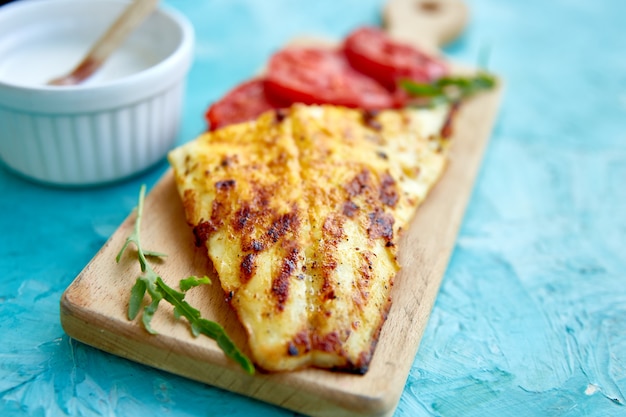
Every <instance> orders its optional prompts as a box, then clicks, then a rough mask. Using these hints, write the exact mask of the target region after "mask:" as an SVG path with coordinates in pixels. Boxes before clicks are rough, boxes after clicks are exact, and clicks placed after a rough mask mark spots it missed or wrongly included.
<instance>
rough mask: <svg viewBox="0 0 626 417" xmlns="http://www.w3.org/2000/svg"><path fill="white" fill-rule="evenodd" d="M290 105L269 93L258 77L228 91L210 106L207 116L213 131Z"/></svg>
mask: <svg viewBox="0 0 626 417" xmlns="http://www.w3.org/2000/svg"><path fill="white" fill-rule="evenodd" d="M288 106H289V103H284V102H282V101H280V100H278V99H276V98H274V97H271V96H269V95H267V94H266V93H265V88H264V82H263V80H262V79H260V78H257V79H253V80H250V81H246V82H244V83H243V84H240V85H239V86H237V87H235V88H234V89H233V90H231V91H229V92H228V93H226V95H225V96H224V97H222V98H221V99H220V100H218V101H216V102H215V103H213V104H212V105H211V106H210V107H209V109H208V110H207V112H206V114H205V118H206V120H207V122H208V123H209V130H210V131H213V130H216V129H219V128H221V127H224V126H227V125H230V124H234V123H241V122H246V121H248V120H254V119H256V118H257V117H258V116H259V115H260V114H261V113H263V112H265V111H267V110H272V109H278V108H281V107H288Z"/></svg>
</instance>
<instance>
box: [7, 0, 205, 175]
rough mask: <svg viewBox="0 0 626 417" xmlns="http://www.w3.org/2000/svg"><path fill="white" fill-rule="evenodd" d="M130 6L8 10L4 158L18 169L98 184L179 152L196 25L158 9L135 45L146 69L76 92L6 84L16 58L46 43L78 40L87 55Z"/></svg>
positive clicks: (53, 2)
mask: <svg viewBox="0 0 626 417" xmlns="http://www.w3.org/2000/svg"><path fill="white" fill-rule="evenodd" d="M127 4H128V2H127V1H120V0H23V1H19V2H15V3H10V4H9V5H6V6H3V7H1V8H0V159H2V161H3V162H4V164H5V165H6V166H8V167H9V168H10V169H12V170H13V171H16V172H18V173H20V174H23V175H24V176H27V177H29V178H32V179H35V180H38V181H40V182H45V183H50V184H57V185H68V186H84V185H95V184H102V183H108V182H112V181H116V180H119V179H122V178H125V177H128V176H131V175H133V174H135V173H137V172H140V171H143V170H145V169H147V168H149V167H150V166H152V165H153V164H155V163H156V162H158V161H160V160H162V158H163V157H164V156H165V154H166V153H167V151H168V150H169V149H171V147H172V146H173V144H174V143H175V141H176V137H177V135H178V131H179V124H180V120H181V111H182V102H183V93H184V84H185V78H186V75H187V72H188V70H189V67H190V65H191V60H192V49H193V29H192V27H191V25H190V23H189V22H188V21H187V20H186V18H184V17H183V16H182V15H181V14H179V13H178V12H176V11H174V10H171V9H165V8H159V9H158V10H157V11H156V12H155V13H153V14H152V15H151V16H150V17H149V18H148V19H147V20H146V21H145V22H143V23H142V25H141V26H140V27H139V28H138V29H136V31H135V32H133V34H132V35H131V37H130V39H129V40H128V42H131V43H132V42H134V45H135V46H137V45H139V46H138V48H139V52H140V53H142V54H143V53H145V54H147V55H149V56H150V57H151V60H152V61H151V64H150V65H149V66H147V68H143V69H141V70H140V71H139V72H136V73H131V74H127V75H124V76H121V77H120V78H112V79H110V80H104V81H102V82H98V81H97V79H96V76H94V78H95V79H96V81H95V82H87V83H84V84H81V85H77V86H70V87H53V86H47V85H45V84H43V83H42V84H39V85H36V84H28V83H21V82H15V81H3V79H2V69H3V65H10V62H11V57H12V54H15V53H18V52H19V51H22V50H23V48H29V47H32V45H34V44H36V43H37V42H39V43H40V44H41V42H49V40H50V39H51V38H53V37H59V39H73V40H76V39H78V40H81V41H83V42H85V47H86V49H88V48H89V46H90V44H91V42H93V41H94V40H95V39H96V38H97V37H98V36H99V35H100V34H101V33H102V32H103V31H104V30H105V29H106V27H107V26H108V25H109V24H110V23H111V22H112V21H113V20H114V19H115V18H116V17H117V16H118V15H119V13H121V12H122V10H123V9H124V8H125V7H126V5H127ZM21 48H22V49H21ZM50 64H51V63H49V62H48V63H47V62H45V61H44V62H41V63H40V65H42V66H45V65H50ZM72 67H73V64H72V63H68V66H67V71H69V70H71V69H72ZM58 75H61V74H58V73H57V74H50V76H51V77H54V76H58ZM5 78H6V77H5Z"/></svg>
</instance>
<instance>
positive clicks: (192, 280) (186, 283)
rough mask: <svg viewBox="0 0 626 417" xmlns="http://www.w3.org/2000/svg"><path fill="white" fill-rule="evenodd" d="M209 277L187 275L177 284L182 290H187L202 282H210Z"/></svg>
mask: <svg viewBox="0 0 626 417" xmlns="http://www.w3.org/2000/svg"><path fill="white" fill-rule="evenodd" d="M210 283H211V279H210V278H209V277H202V278H198V277H187V278H185V279H181V280H180V283H179V284H178V286H179V287H180V290H181V291H182V292H185V291H188V290H190V289H191V288H193V287H197V286H199V285H202V284H210Z"/></svg>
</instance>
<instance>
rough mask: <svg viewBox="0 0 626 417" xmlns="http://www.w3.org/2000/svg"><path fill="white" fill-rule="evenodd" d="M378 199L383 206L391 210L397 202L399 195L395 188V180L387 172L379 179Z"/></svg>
mask: <svg viewBox="0 0 626 417" xmlns="http://www.w3.org/2000/svg"><path fill="white" fill-rule="evenodd" d="M379 198H380V201H381V202H382V203H383V204H385V205H386V206H389V207H392V208H393V207H395V206H396V203H397V202H398V198H399V195H398V190H397V188H396V180H394V179H393V177H392V176H391V175H390V174H389V173H388V172H387V173H385V174H384V175H383V177H382V179H381V183H380V190H379Z"/></svg>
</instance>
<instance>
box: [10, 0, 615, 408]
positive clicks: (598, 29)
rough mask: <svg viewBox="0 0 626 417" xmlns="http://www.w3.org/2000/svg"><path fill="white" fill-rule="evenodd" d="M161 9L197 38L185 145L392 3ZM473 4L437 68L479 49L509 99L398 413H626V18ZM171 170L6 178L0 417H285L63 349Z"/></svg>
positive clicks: (594, 6) (207, 4) (570, 6)
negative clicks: (315, 40)
mask: <svg viewBox="0 0 626 417" xmlns="http://www.w3.org/2000/svg"><path fill="white" fill-rule="evenodd" d="M167 3H169V4H170V5H171V6H173V7H175V8H177V9H179V10H180V11H182V12H183V13H184V14H186V15H187V16H188V17H189V18H190V19H191V20H192V22H193V23H194V25H195V27H196V31H197V35H198V44H197V48H196V63H195V65H194V67H193V69H192V72H191V74H190V76H189V85H188V91H187V93H188V94H187V99H186V110H187V111H186V113H185V119H184V125H183V128H182V132H181V135H180V139H179V142H180V143H182V142H186V141H188V140H190V139H192V138H193V137H194V136H195V135H196V134H197V133H199V132H200V131H201V130H202V129H203V128H204V123H203V120H202V113H203V111H204V108H205V107H206V105H207V104H208V103H209V102H211V101H212V100H214V99H215V98H217V97H218V96H219V95H220V94H222V93H224V92H225V91H226V90H227V89H229V88H230V87H232V86H233V85H234V84H236V83H237V82H239V81H241V80H243V79H245V78H246V77H248V76H250V75H251V74H252V73H254V72H255V71H256V70H257V69H258V68H259V67H261V65H262V64H263V62H264V60H265V59H266V58H267V56H268V55H269V54H270V53H271V52H272V51H273V50H275V49H276V48H278V47H279V46H280V45H281V44H282V43H283V42H285V41H286V40H288V39H289V38H291V37H292V36H294V35H297V34H301V33H303V32H304V33H310V34H319V35H324V36H331V37H340V36H342V35H344V34H345V33H347V32H348V31H349V30H350V28H352V27H354V26H356V25H360V24H372V23H378V19H379V13H378V11H379V7H380V3H381V1H380V0H368V1H361V0H332V1H331V0H324V1H320V2H293V1H288V0H271V1H263V2H260V1H256V2H255V1H252V0H248V1H246V0H229V1H227V0H211V1H208V0H207V1H189V0H170V1H167ZM469 3H470V7H471V10H472V21H471V24H470V26H469V28H468V30H467V32H466V33H465V34H464V36H463V37H462V38H461V39H460V40H458V41H457V42H456V43H455V44H454V45H452V46H450V47H449V48H447V49H446V53H447V54H448V55H449V56H450V57H451V58H452V59H455V60H458V61H462V62H467V63H474V62H476V60H477V59H478V56H480V54H481V51H483V50H484V49H485V48H488V49H489V50H490V61H489V62H490V63H489V66H490V67H491V68H492V69H493V70H494V71H496V72H497V73H498V74H501V75H502V76H503V77H505V78H506V81H507V93H506V97H505V100H504V103H503V108H502V111H501V114H500V117H499V121H498V124H497V126H496V128H495V131H494V134H493V137H492V140H491V143H490V146H489V148H488V150H487V153H486V155H485V160H484V164H483V166H482V170H481V173H480V176H479V179H478V181H477V183H476V187H475V190H474V194H473V197H472V200H471V203H470V205H469V208H468V211H467V213H466V217H465V220H464V223H463V227H462V230H461V232H460V235H459V238H458V244H457V247H456V249H455V252H454V254H453V257H452V260H451V263H450V266H449V269H448V271H447V273H446V275H445V278H444V282H443V285H442V288H441V292H440V294H439V297H438V299H437V302H436V305H435V308H434V311H433V314H432V316H431V320H430V322H429V325H428V327H427V330H426V333H425V335H424V338H423V341H422V344H421V347H420V350H419V352H418V355H417V357H416V358H415V362H414V364H413V368H412V371H411V375H410V377H409V379H408V381H407V384H406V388H405V391H404V394H403V396H402V399H401V402H400V404H399V407H398V410H397V413H396V415H397V416H399V417H400V416H402V417H404V416H459V415H463V416H516V417H522V416H534V415H549V416H554V415H556V416H570V417H574V416H620V415H626V406H625V403H626V400H625V396H626V324H625V323H626V279H625V275H626V216H625V213H626V186H625V185H624V184H625V183H626V54H625V53H624V51H626V26H624V23H623V20H624V16H626V2H623V1H620V0H615V1H609V0H600V1H595V2H591V1H587V0H567V1H566V0H555V1H550V2H545V1H541V0H529V1H524V2H521V1H512V0H510V1H488V0H472V1H471V2H469ZM0 128H2V127H1V126H0ZM166 168H167V166H166V164H165V162H163V163H161V164H159V165H158V166H157V167H155V168H154V169H152V170H151V171H149V172H148V173H144V174H142V175H141V176H139V177H136V178H133V179H131V180H128V181H125V182H122V183H118V184H114V185H111V186H107V187H102V188H95V189H85V190H63V189H55V188H46V187H43V186H39V185H36V184H32V183H30V182H28V181H25V180H22V179H20V178H17V177H16V176H14V175H12V174H11V173H9V172H7V171H6V170H5V169H4V168H0V318H1V320H0V335H1V336H0V339H1V342H0V415H2V416H14V415H15V416H63V415H69V416H103V415H106V416H110V415H115V416H136V415H155V414H159V415H161V414H162V415H171V416H177V417H180V416H213V415H215V416H232V417H238V416H248V415H256V416H270V415H271V416H274V415H276V416H289V415H293V413H291V412H288V411H284V410H280V409H278V408H275V407H273V406H270V405H267V404H263V403H260V402H257V401H254V400H251V399H247V398H244V397H241V396H238V395H235V394H231V393H228V392H224V391H221V390H218V389H215V388H212V387H209V386H206V385H202V384H199V383H195V382H192V381H189V380H186V379H184V378H180V377H176V376H172V375H170V374H167V373H164V372H161V371H157V370H154V369H150V368H147V367H145V366H142V365H139V364H135V363H132V362H129V361H126V360H123V359H120V358H117V357H114V356H112V355H109V354H106V353H103V352H100V351H98V350H96V349H93V348H90V347H87V346H85V345H83V344H81V343H78V342H75V341H72V340H70V339H69V338H68V337H67V336H65V335H64V333H63V330H62V328H61V325H60V323H59V298H60V296H61V293H62V291H63V290H64V289H65V288H66V287H67V286H68V285H69V284H70V282H71V281H72V279H73V278H74V277H75V276H76V275H77V274H78V273H79V272H80V270H81V269H82V267H83V266H84V265H85V264H86V263H87V262H88V261H89V260H90V259H91V257H92V256H93V255H94V254H95V252H96V251H97V250H98V249H99V248H100V246H101V245H102V244H103V243H104V242H105V240H106V239H107V238H108V237H109V236H110V235H111V233H112V232H113V231H114V230H115V229H116V228H117V226H118V225H119V223H120V222H121V221H122V220H123V218H124V217H125V216H126V215H127V214H128V213H129V212H130V210H131V209H132V208H133V206H134V205H135V201H136V196H137V193H138V189H139V186H140V184H142V183H147V184H148V185H149V186H151V185H153V184H154V183H155V182H156V181H157V180H158V178H159V177H160V175H161V174H162V173H163V172H164V170H165V169H166Z"/></svg>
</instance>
